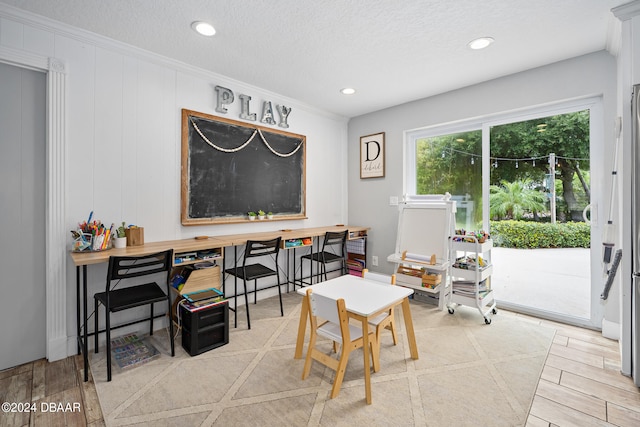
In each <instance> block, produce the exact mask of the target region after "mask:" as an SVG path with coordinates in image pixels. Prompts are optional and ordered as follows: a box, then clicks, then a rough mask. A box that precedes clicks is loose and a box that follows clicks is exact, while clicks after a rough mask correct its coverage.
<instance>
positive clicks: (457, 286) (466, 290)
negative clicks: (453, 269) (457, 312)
mask: <svg viewBox="0 0 640 427" xmlns="http://www.w3.org/2000/svg"><path fill="white" fill-rule="evenodd" d="M452 289H453V293H454V294H456V295H462V296H466V297H472V298H473V297H475V295H476V283H475V282H474V281H472V280H454V282H453V286H452ZM489 290H490V289H488V288H487V281H486V280H483V281H482V282H480V283H479V284H478V293H479V296H480V297H483V296H484V295H486V294H488V293H489Z"/></svg>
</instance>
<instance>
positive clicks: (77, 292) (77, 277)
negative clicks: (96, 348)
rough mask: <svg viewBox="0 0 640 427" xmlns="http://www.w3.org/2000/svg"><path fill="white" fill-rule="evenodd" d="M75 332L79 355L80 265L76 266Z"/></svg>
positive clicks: (80, 349)
mask: <svg viewBox="0 0 640 427" xmlns="http://www.w3.org/2000/svg"><path fill="white" fill-rule="evenodd" d="M76 332H77V333H76V337H77V338H76V341H77V344H78V355H79V354H80V352H81V351H82V348H81V347H80V332H81V331H80V266H76Z"/></svg>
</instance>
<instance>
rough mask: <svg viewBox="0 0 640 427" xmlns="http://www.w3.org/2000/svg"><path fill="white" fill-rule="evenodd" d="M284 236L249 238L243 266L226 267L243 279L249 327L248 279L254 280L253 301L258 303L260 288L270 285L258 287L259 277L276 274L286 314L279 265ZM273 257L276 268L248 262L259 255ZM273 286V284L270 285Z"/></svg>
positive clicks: (229, 272) (279, 293)
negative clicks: (262, 238) (269, 238)
mask: <svg viewBox="0 0 640 427" xmlns="http://www.w3.org/2000/svg"><path fill="white" fill-rule="evenodd" d="M281 240H282V238H281V237H277V238H275V239H271V240H249V241H247V245H246V247H245V249H244V259H243V261H242V265H241V266H236V267H233V268H229V269H226V270H225V272H226V273H227V274H230V275H232V276H235V277H238V278H240V279H242V281H243V284H244V303H245V309H246V310H247V329H251V318H250V316H249V298H248V296H247V293H248V292H247V281H248V280H249V281H250V280H253V285H254V290H253V291H252V292H253V294H254V295H253V303H254V304H256V303H257V301H258V290H264V289H268V288H269V287H265V288H262V289H258V279H262V278H263V277H269V276H276V277H277V279H276V280H277V283H276V284H275V285H274V286H275V287H277V288H278V297H279V298H280V315H281V316H284V309H283V308H282V291H281V289H280V269H279V267H278V251H279V250H280V242H281ZM266 256H271V257H273V263H274V264H275V267H274V268H270V267H267V266H266V265H264V264H260V263H254V264H251V262H249V263H247V260H249V259H251V258H257V257H266ZM270 287H272V286H270ZM237 294H238V292H237V289H236V291H235V292H234V298H236V296H237ZM237 306H238V304H237V303H236V304H235V307H234V309H233V311H234V318H235V322H234V323H235V324H236V326H237V314H236V313H237V311H236V309H237Z"/></svg>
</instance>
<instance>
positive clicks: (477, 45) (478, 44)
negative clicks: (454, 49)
mask: <svg viewBox="0 0 640 427" xmlns="http://www.w3.org/2000/svg"><path fill="white" fill-rule="evenodd" d="M494 41H495V40H494V39H493V37H479V38H477V39H475V40H471V41H470V42H469V44H468V45H467V46H469V47H470V48H471V49H474V50H478V49H484V48H485V47H487V46H489V45H490V44H491V43H493V42H494Z"/></svg>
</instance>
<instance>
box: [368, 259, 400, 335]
mask: <svg viewBox="0 0 640 427" xmlns="http://www.w3.org/2000/svg"><path fill="white" fill-rule="evenodd" d="M362 277H363V278H365V279H367V280H375V281H376V282H380V283H382V284H386V285H395V284H396V275H395V274H392V275H391V276H388V275H386V274H380V273H373V272H371V271H369V270H367V269H366V268H365V269H363V270H362ZM394 320H395V313H394V309H393V307H391V308H390V309H389V311H387V312H384V313H380V314H379V315H377V316H376V317H374V318H373V319H371V320H369V324H370V325H372V326H375V328H376V340H377V341H378V344H380V335H381V333H382V330H383V329H389V330H390V331H391V336H392V337H393V345H398V337H397V336H396V326H395V322H394Z"/></svg>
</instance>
